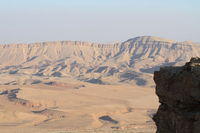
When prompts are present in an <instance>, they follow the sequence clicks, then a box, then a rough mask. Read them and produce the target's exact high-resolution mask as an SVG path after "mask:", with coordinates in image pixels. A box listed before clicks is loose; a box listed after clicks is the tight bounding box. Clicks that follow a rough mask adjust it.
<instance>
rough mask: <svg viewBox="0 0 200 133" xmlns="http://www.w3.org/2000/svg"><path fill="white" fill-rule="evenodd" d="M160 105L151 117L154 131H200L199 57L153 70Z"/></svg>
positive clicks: (195, 132) (184, 132)
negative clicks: (181, 63) (178, 64)
mask: <svg viewBox="0 0 200 133" xmlns="http://www.w3.org/2000/svg"><path fill="white" fill-rule="evenodd" d="M154 81H155V83H156V94H157V95H158V97H159V101H160V103H161V104H160V106H159V109H158V111H157V114H156V115H155V116H154V118H153V119H154V121H155V123H156V125H157V133H199V132H200V58H192V59H191V60H190V62H188V63H186V64H185V65H184V66H183V67H164V68H161V69H160V71H156V72H155V73H154Z"/></svg>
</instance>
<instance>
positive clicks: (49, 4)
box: [0, 0, 200, 43]
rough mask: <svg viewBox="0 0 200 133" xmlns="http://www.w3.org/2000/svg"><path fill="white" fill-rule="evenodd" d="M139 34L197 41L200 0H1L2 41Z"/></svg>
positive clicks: (112, 37) (113, 38)
mask: <svg viewBox="0 0 200 133" xmlns="http://www.w3.org/2000/svg"><path fill="white" fill-rule="evenodd" d="M143 35H152V36H159V37H164V38H170V39H175V40H179V41H183V40H192V41H195V42H200V0H0V43H29V42H38V41H54V40H81V41H93V42H104V43H107V42H113V41H125V40H127V39H129V38H133V37H136V36H143Z"/></svg>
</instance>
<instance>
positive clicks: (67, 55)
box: [0, 36, 200, 85]
mask: <svg viewBox="0 0 200 133" xmlns="http://www.w3.org/2000/svg"><path fill="white" fill-rule="evenodd" d="M199 51H200V45H199V44H195V43H191V42H176V41H173V40H167V39H162V38H158V37H151V36H142V37H136V38H132V39H129V40H127V41H125V42H122V43H116V44H97V43H88V42H78V41H60V42H59V41H58V42H43V43H34V44H9V45H0V53H1V54H0V62H1V64H0V75H2V76H3V75H5V74H8V75H13V76H22V75H23V76H27V77H29V78H33V77H39V78H43V77H63V78H64V77H72V78H75V79H77V80H82V81H86V82H90V83H97V84H110V83H111V84H115V83H135V84H137V85H147V84H148V83H149V82H152V80H151V79H152V76H153V72H154V71H155V70H158V69H159V67H160V66H168V65H181V64H183V62H185V61H186V60H188V59H189V58H191V57H193V56H200V55H199ZM10 82H11V81H6V82H5V84H10ZM12 83H14V84H19V82H18V81H12ZM12 83H11V84H12ZM24 83H25V81H24V82H23V83H22V84H24ZM3 84H4V83H3Z"/></svg>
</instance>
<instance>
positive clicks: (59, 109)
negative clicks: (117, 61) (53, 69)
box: [0, 79, 158, 133]
mask: <svg viewBox="0 0 200 133" xmlns="http://www.w3.org/2000/svg"><path fill="white" fill-rule="evenodd" d="M59 82H62V84H61V83H60V84H59V83H57V84H50V85H44V84H36V85H8V86H6V85H1V86H0V90H1V92H2V91H5V90H12V89H15V88H20V90H19V92H18V93H17V99H18V100H17V101H12V100H9V99H8V98H7V97H6V96H5V95H0V101H1V102H0V132H1V133H68V132H69V133H76V132H77V133H78V132H97V133H98V132H108V133H109V132H124V133H129V132H130V133H132V132H133V133H137V132H138V133H139V132H140V133H141V132H144V133H148V132H149V133H153V132H155V125H154V123H153V122H152V120H151V116H152V114H153V113H155V111H156V109H157V107H158V100H157V97H156V96H155V92H154V89H153V88H145V87H138V86H133V85H95V84H90V83H85V82H80V81H75V80H70V79H68V80H61V81H59ZM20 100H26V101H25V102H24V103H23V102H20Z"/></svg>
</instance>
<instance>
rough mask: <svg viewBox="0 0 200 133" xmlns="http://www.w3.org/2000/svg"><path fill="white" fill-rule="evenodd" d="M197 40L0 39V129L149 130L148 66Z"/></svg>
mask: <svg viewBox="0 0 200 133" xmlns="http://www.w3.org/2000/svg"><path fill="white" fill-rule="evenodd" d="M199 51H200V44H198V43H194V42H191V41H185V42H178V41H174V40H169V39H163V38H159V37H153V36H140V37H135V38H131V39H129V40H127V41H124V42H121V43H111V44H98V43H90V42H80V41H56V42H42V43H31V44H2V45H0V101H1V102H0V132H2V133H27V132H29V133H65V132H66V133H68V132H70V133H76V132H77V133H79V132H80V133H82V132H94V133H95V132H96V133H101V132H106V133H109V132H117V133H118V132H119V133H121V132H122V133H123V132H124V133H129V132H130V133H154V132H155V131H156V126H155V124H154V122H153V120H152V117H153V115H154V114H155V113H156V111H157V109H158V106H159V101H158V98H157V96H156V94H155V83H154V81H153V73H154V71H158V70H160V67H163V66H180V65H184V64H185V62H188V61H189V60H190V58H191V57H197V56H200V54H199Z"/></svg>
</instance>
